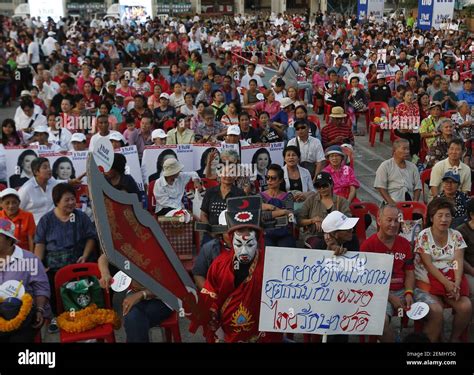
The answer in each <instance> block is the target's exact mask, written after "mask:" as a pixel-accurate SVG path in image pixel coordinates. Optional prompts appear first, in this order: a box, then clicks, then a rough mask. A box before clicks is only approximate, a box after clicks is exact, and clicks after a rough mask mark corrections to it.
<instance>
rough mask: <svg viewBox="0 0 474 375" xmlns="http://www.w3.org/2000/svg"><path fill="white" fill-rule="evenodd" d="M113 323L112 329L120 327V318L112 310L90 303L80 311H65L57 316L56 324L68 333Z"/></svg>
mask: <svg viewBox="0 0 474 375" xmlns="http://www.w3.org/2000/svg"><path fill="white" fill-rule="evenodd" d="M106 323H109V324H113V326H114V329H119V328H120V324H121V321H120V318H119V317H118V315H117V313H116V312H115V311H114V310H110V309H99V308H97V305H95V304H92V305H90V306H88V307H86V308H85V309H82V310H80V311H77V312H76V311H75V312H73V313H72V312H70V311H65V312H63V313H62V314H61V315H59V316H58V326H59V327H60V328H61V329H63V330H64V331H66V332H69V333H80V332H85V331H89V330H90V329H93V328H95V327H97V326H98V325H101V324H106Z"/></svg>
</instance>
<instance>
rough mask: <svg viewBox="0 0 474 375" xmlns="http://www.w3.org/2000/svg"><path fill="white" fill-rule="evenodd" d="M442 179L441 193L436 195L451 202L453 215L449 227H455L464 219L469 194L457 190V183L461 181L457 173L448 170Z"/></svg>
mask: <svg viewBox="0 0 474 375" xmlns="http://www.w3.org/2000/svg"><path fill="white" fill-rule="evenodd" d="M442 181H443V182H442V184H441V193H440V194H438V197H442V198H446V199H447V200H449V201H450V202H451V203H452V204H453V206H454V216H453V222H452V224H451V227H452V228H456V227H457V226H459V225H461V224H462V223H463V221H464V218H465V216H466V212H467V211H466V207H467V202H468V201H469V196H468V195H467V194H466V193H464V192H462V191H459V185H460V183H461V178H460V177H459V173H453V172H452V171H448V172H446V173H445V174H444V176H443V179H442Z"/></svg>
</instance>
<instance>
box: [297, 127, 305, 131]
mask: <svg viewBox="0 0 474 375" xmlns="http://www.w3.org/2000/svg"><path fill="white" fill-rule="evenodd" d="M305 129H306V126H298V127H297V128H295V130H296V131H298V130H305Z"/></svg>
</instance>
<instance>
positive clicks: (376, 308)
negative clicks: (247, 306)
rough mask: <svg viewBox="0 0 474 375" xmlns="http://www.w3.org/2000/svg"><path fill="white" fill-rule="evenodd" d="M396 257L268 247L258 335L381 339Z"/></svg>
mask: <svg viewBox="0 0 474 375" xmlns="http://www.w3.org/2000/svg"><path fill="white" fill-rule="evenodd" d="M392 264H393V256H392V255H388V254H375V253H359V252H347V253H346V254H344V256H339V257H334V256H333V252H332V251H327V250H306V249H293V248H282V247H267V248H266V250H265V268H264V272H263V284H262V298H261V307H260V323H259V330H260V331H266V332H288V333H311V334H320V335H321V334H328V335H340V334H344V335H381V334H382V332H383V325H384V320H385V311H386V307H387V300H388V291H389V286H390V279H391V273H392Z"/></svg>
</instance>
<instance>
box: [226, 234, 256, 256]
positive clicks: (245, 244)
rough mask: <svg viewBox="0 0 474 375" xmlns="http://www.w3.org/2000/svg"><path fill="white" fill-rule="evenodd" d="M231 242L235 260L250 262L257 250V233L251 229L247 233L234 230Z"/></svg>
mask: <svg viewBox="0 0 474 375" xmlns="http://www.w3.org/2000/svg"><path fill="white" fill-rule="evenodd" d="M232 244H233V247H234V253H235V256H236V258H237V260H238V261H239V262H240V263H250V262H251V261H252V260H253V258H254V257H255V253H256V252H257V246H258V241H257V235H256V233H255V231H253V230H251V231H249V234H242V233H239V232H235V233H234V239H233V242H232Z"/></svg>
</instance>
